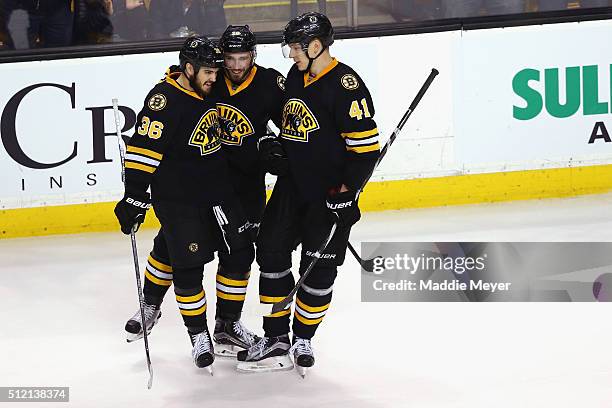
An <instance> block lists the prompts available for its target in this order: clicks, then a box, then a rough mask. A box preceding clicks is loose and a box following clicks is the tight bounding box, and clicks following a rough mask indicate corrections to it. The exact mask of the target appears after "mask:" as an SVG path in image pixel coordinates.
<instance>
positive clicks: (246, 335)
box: [234, 320, 255, 344]
mask: <svg viewBox="0 0 612 408" xmlns="http://www.w3.org/2000/svg"><path fill="white" fill-rule="evenodd" d="M234 331H235V332H236V334H237V335H238V336H239V337H241V338H243V339H245V340H246V341H245V342H246V343H248V344H253V342H254V341H255V333H253V332H252V331H250V330H249V329H247V328H246V327H245V326H244V325H243V324H242V322H241V321H240V320H238V321H237V322H234Z"/></svg>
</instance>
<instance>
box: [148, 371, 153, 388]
mask: <svg viewBox="0 0 612 408" xmlns="http://www.w3.org/2000/svg"><path fill="white" fill-rule="evenodd" d="M151 387H153V368H151V367H150V366H149V382H148V383H147V389H148V390H150V389H151Z"/></svg>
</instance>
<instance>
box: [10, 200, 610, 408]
mask: <svg viewBox="0 0 612 408" xmlns="http://www.w3.org/2000/svg"><path fill="white" fill-rule="evenodd" d="M611 207H612V194H607V195H597V196H586V197H579V198H571V199H560V200H541V201H525V202H515V203H500V204H489V205H472V206H461V207H448V208H435V209H423V210H406V211H392V212H384V213H374V214H369V213H368V214H365V215H364V217H363V220H362V221H361V223H360V224H359V225H358V226H357V227H356V228H355V229H354V233H353V234H352V238H351V240H352V242H353V243H354V244H355V245H356V246H357V247H358V244H359V242H360V241H366V240H368V241H612V211H611ZM154 234H155V231H151V230H146V231H141V232H139V233H138V242H139V251H140V253H139V255H140V260H141V265H142V266H144V264H145V261H146V257H147V254H148V252H149V250H150V248H151V245H152V238H153V236H154ZM295 259H297V258H294V260H295ZM294 264H296V263H295V262H294ZM215 270H216V262H215V263H214V264H210V265H207V268H206V272H205V279H204V280H205V282H204V287H205V289H206V293H207V294H208V296H209V298H208V299H209V305H210V306H209V307H210V308H209V313H208V315H209V316H208V317H209V325H210V323H211V322H212V318H213V314H214V312H213V311H214V308H213V307H212V305H214V293H215V291H214V271H215ZM359 273H360V272H359V269H358V266H357V264H356V263H355V262H354V260H353V259H352V258H350V254H349V255H347V260H346V262H345V265H344V266H343V267H342V268H341V269H340V274H339V277H338V279H337V281H336V285H335V287H334V300H333V301H332V306H331V308H330V311H329V313H328V314H327V316H326V317H325V320H324V322H323V324H322V325H321V327H320V329H319V331H318V333H317V336H316V337H315V340H314V343H313V344H314V347H315V352H316V358H317V362H316V366H315V368H314V369H313V370H311V371H310V372H309V375H308V377H307V378H306V379H305V380H303V379H301V378H300V377H299V376H298V375H297V372H295V371H290V372H281V373H272V374H254V375H248V374H239V373H237V372H235V370H234V364H233V363H232V362H231V361H227V360H221V359H217V360H216V361H215V375H214V377H210V376H209V375H208V374H207V373H206V372H204V371H203V370H198V369H197V368H196V367H195V366H194V365H193V363H192V361H191V358H190V344H189V339H188V337H187V335H186V333H185V329H184V327H183V325H182V322H181V320H180V317H179V314H178V311H177V308H176V302H175V300H174V299H173V296H167V298H166V302H165V303H164V305H163V306H162V308H163V312H164V315H163V317H162V319H161V320H160V322H159V324H158V325H157V326H156V327H155V329H154V330H153V332H152V334H151V336H150V338H149V341H150V349H151V357H152V361H153V369H154V371H155V378H154V383H153V389H152V390H150V391H149V390H147V389H146V383H147V378H148V374H147V371H146V365H145V359H144V350H143V345H142V341H138V342H135V343H131V344H127V343H126V342H125V336H124V331H123V325H124V324H125V321H126V319H128V318H129V317H130V316H132V314H133V313H134V312H135V311H136V308H137V297H136V289H135V288H136V285H135V279H134V269H133V265H132V255H131V249H130V243H129V238H127V237H125V236H123V235H122V234H121V233H119V232H117V233H104V234H82V235H71V236H51V237H42V238H27V239H12V240H2V241H0V278H1V279H0V325H1V326H0V327H1V328H0V386H69V387H70V403H68V404H65V405H66V406H71V407H111V406H117V407H146V408H153V407H223V408H228V407H253V408H254V407H266V408H269V407H287V408H294V407H308V408H313V407H316V408H325V407H355V408H359V407H374V408H378V407H419V408H426V407H470V408H475V407H487V408H490V407H496V408H497V407H513V408H515V407H519V406H520V407H555V408H558V407H586V406H597V407H604V406H612V393H610V391H609V390H610V383H611V378H612V352H610V350H611V348H610V344H612V319H611V316H612V309H611V306H610V305H609V304H603V303H500V304H494V303H361V302H360V280H359ZM257 276H258V273H257V270H256V267H254V271H253V274H252V278H251V285H250V287H249V293H248V296H247V304H246V306H245V313H244V317H243V320H244V321H245V323H246V324H247V325H248V326H249V327H251V328H253V329H256V331H258V332H259V333H261V322H260V318H259V316H260V314H261V313H262V311H264V310H265V309H262V308H261V306H259V305H258V303H257ZM169 295H172V293H169ZM39 405H40V406H43V407H48V406H49V405H48V404H39ZM61 405H63V404H53V406H61ZM7 406H8V404H7ZM28 406H29V407H30V406H37V404H28Z"/></svg>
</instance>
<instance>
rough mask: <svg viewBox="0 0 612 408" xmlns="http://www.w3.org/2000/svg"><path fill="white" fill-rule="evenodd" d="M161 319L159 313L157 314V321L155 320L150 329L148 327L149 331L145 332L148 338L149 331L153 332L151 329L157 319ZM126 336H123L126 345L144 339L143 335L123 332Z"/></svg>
mask: <svg viewBox="0 0 612 408" xmlns="http://www.w3.org/2000/svg"><path fill="white" fill-rule="evenodd" d="M160 317H161V313H160V314H159V316H157V319H155V321H154V322H153V324H152V325H151V327H149V330H147V336H149V335H150V334H151V331H152V330H153V327H155V325H156V324H157V322H158V321H159V318H160ZM125 334H126V336H125V340H126V341H127V342H128V343H132V342H134V341H136V340H140V339H142V338H143V337H144V335H143V333H142V332H140V333H130V332H127V331H126V332H125Z"/></svg>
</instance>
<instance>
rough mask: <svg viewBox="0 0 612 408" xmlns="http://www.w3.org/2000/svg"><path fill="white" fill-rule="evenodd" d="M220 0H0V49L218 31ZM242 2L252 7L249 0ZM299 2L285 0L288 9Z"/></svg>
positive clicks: (509, 8)
mask: <svg viewBox="0 0 612 408" xmlns="http://www.w3.org/2000/svg"><path fill="white" fill-rule="evenodd" d="M225 1H226V0H0V50H11V49H25V48H40V47H64V46H70V45H83V44H101V43H110V42H119V41H142V40H156V39H165V38H177V37H188V36H190V35H193V34H203V35H207V36H217V35H219V34H220V33H221V32H222V31H223V30H224V28H225V27H226V26H227V23H228V21H227V19H226V14H225V10H224V3H225ZM262 1H263V0H262ZM367 2H368V0H363V1H361V2H360V3H361V4H364V3H367ZM244 3H245V5H247V6H251V7H252V6H257V2H255V1H253V0H245V1H244ZM298 3H299V1H298V0H288V1H287V6H286V7H287V9H288V10H290V12H291V14H296V13H297V11H298ZM370 3H372V2H371V1H370ZM376 5H377V6H378V7H379V8H383V9H384V8H387V9H388V13H389V14H390V15H392V16H393V17H394V18H395V19H396V20H399V21H406V20H409V21H421V20H427V19H442V18H460V17H471V16H479V15H502V14H514V13H524V12H531V11H551V10H562V9H572V8H579V7H582V8H591V7H605V6H612V0H383V1H379V2H376ZM300 6H301V4H300ZM315 6H316V7H317V8H318V9H319V11H321V12H323V13H325V11H326V9H327V7H328V5H327V4H326V1H325V0H317V2H316V5H315ZM229 23H230V24H231V23H234V22H232V21H229ZM366 24H367V22H366Z"/></svg>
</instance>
